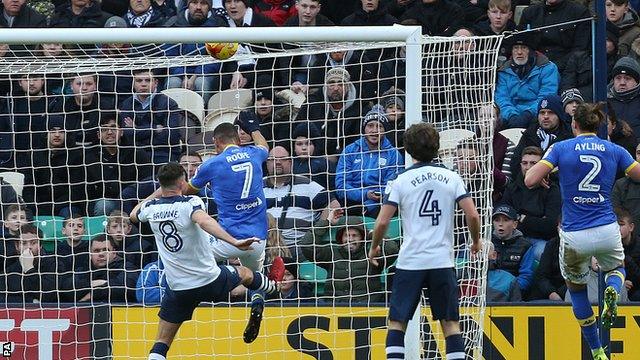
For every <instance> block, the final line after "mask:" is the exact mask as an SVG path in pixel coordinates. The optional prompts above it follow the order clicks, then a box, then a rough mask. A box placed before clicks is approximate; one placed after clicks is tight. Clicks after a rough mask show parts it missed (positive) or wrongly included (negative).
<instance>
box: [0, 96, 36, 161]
mask: <svg viewBox="0 0 640 360" xmlns="http://www.w3.org/2000/svg"><path fill="white" fill-rule="evenodd" d="M4 106H5V103H3V101H2V100H0V171H3V170H4V169H7V170H12V169H14V168H15V167H16V161H15V148H16V147H15V145H14V141H13V139H14V137H15V136H16V134H15V133H14V130H13V128H14V125H13V119H12V117H11V116H10V115H9V113H5V109H4ZM29 137H30V136H29Z"/></svg>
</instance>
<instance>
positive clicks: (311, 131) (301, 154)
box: [291, 122, 336, 190]
mask: <svg viewBox="0 0 640 360" xmlns="http://www.w3.org/2000/svg"><path fill="white" fill-rule="evenodd" d="M291 138H292V139H293V141H292V144H291V150H292V153H293V165H292V167H293V173H294V174H298V175H304V176H306V177H308V178H311V180H313V181H315V182H317V183H318V184H320V185H322V186H323V187H324V188H325V189H328V190H333V189H334V187H335V172H336V169H335V164H334V163H331V162H330V161H328V160H327V157H326V156H323V155H319V150H320V146H321V145H322V142H321V141H320V130H318V128H317V127H316V126H315V125H314V124H312V123H309V122H303V123H300V124H298V125H297V126H296V127H295V128H294V130H293V134H292V137H291Z"/></svg>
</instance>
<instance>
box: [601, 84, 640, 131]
mask: <svg viewBox="0 0 640 360" xmlns="http://www.w3.org/2000/svg"><path fill="white" fill-rule="evenodd" d="M607 101H608V102H609V104H611V106H612V107H613V111H615V112H616V116H617V118H618V119H620V120H624V121H626V122H627V123H628V124H629V126H631V128H632V129H633V132H634V133H635V134H636V137H638V138H640V85H638V86H636V87H635V88H633V89H631V90H629V91H626V92H624V93H618V92H617V91H615V90H614V89H613V82H612V83H610V84H609V86H608V88H607Z"/></svg>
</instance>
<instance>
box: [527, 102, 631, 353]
mask: <svg viewBox="0 0 640 360" xmlns="http://www.w3.org/2000/svg"><path fill="white" fill-rule="evenodd" d="M601 106H602V105H601V104H597V105H594V104H581V105H579V106H578V108H577V109H576V112H575V114H574V117H573V120H572V122H571V128H572V130H573V133H574V135H575V136H576V137H575V138H573V139H569V140H564V141H561V142H558V143H556V144H554V145H552V147H551V148H549V149H548V150H547V153H546V154H545V156H544V157H543V158H542V160H540V161H539V162H538V163H537V164H536V165H534V166H533V167H532V168H531V169H530V170H529V171H528V172H527V175H526V177H525V179H524V183H525V185H526V186H528V187H534V186H536V185H537V184H539V183H540V182H542V181H543V179H545V178H546V177H547V175H548V174H549V173H550V172H551V170H553V169H554V168H556V167H557V168H558V171H559V177H560V190H561V193H562V224H561V229H560V231H559V233H560V240H561V241H560V270H561V273H562V276H563V277H564V278H565V281H566V282H567V288H568V289H569V292H570V293H571V303H572V305H573V313H574V315H575V317H576V319H577V320H578V323H579V324H580V327H581V329H582V335H583V336H584V338H585V339H586V340H587V342H588V343H589V346H590V348H591V352H592V355H593V358H594V359H596V360H606V359H607V356H606V354H605V352H604V349H603V348H602V344H600V339H599V337H598V328H597V325H596V318H595V315H594V314H593V311H592V310H591V304H590V303H589V299H588V297H587V288H586V285H585V284H586V283H587V278H588V275H589V264H590V259H591V257H592V256H595V257H596V259H598V264H599V265H600V268H601V269H602V270H603V271H604V272H606V276H605V281H606V283H607V287H606V288H605V290H604V306H603V310H602V314H601V320H602V323H603V325H604V326H605V327H611V326H612V325H613V323H614V320H615V317H616V315H617V301H618V294H619V293H620V289H621V287H622V285H623V283H624V277H625V269H624V265H623V260H624V250H623V248H622V240H621V238H620V228H619V226H618V222H617V220H616V215H615V213H614V212H613V207H612V205H611V190H612V188H613V185H614V182H615V178H616V173H617V172H618V171H624V172H625V173H626V175H627V176H629V177H630V178H631V179H633V180H635V181H640V166H638V163H637V162H635V161H634V160H633V158H632V157H631V155H630V154H629V153H628V152H627V151H626V150H625V149H624V148H622V147H621V146H618V145H616V144H613V143H611V142H609V141H606V140H602V139H600V138H598V137H597V136H596V131H597V130H598V128H599V126H600V124H601V123H602V122H603V121H605V115H604V113H602V111H601V110H600V108H601Z"/></svg>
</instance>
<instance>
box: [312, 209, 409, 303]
mask: <svg viewBox="0 0 640 360" xmlns="http://www.w3.org/2000/svg"><path fill="white" fill-rule="evenodd" d="M341 213H342V210H341V209H340V210H335V211H331V213H330V215H329V217H328V219H327V220H321V221H319V222H317V223H316V224H315V226H314V228H313V231H312V232H309V233H308V234H307V235H305V236H304V237H303V238H302V239H301V240H300V247H301V249H302V253H303V254H304V255H305V257H307V258H308V259H309V260H311V261H313V262H315V263H316V265H318V266H320V267H322V268H324V269H325V270H327V272H328V275H327V283H326V284H325V293H324V298H326V300H327V301H330V302H336V303H343V304H354V303H361V304H370V303H372V302H383V301H384V300H385V294H384V292H383V288H382V284H381V282H380V274H381V273H382V271H383V270H384V269H385V268H386V267H387V266H389V265H391V264H393V263H394V262H395V260H396V258H397V256H398V250H399V246H398V244H397V243H396V242H395V241H392V240H385V241H383V242H382V244H383V245H382V246H381V248H380V250H381V251H380V253H379V254H378V256H379V257H380V258H379V260H378V261H379V265H378V266H374V265H373V264H371V263H370V262H369V261H367V249H368V247H369V245H370V242H371V236H370V234H369V233H368V232H367V230H366V229H365V227H364V224H363V223H362V218H361V217H359V216H358V217H344V218H342V219H341V217H342V214H341ZM329 224H331V225H333V226H335V227H337V232H336V241H335V242H329V239H328V238H327V237H326V236H325V235H326V234H327V231H329Z"/></svg>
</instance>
